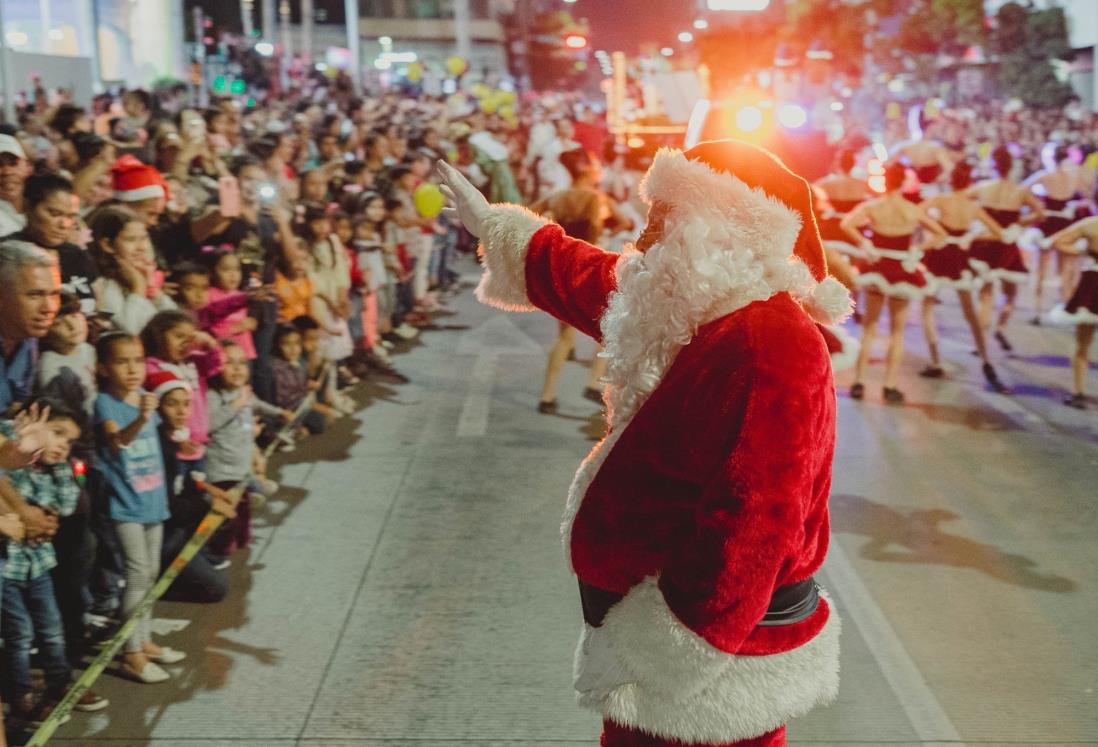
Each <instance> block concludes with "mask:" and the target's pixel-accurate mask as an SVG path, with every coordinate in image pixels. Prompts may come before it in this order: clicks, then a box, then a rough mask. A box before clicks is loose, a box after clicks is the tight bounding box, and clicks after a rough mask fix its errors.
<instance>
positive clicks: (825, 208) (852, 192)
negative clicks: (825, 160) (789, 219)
mask: <svg viewBox="0 0 1098 747" xmlns="http://www.w3.org/2000/svg"><path fill="white" fill-rule="evenodd" d="M856 158H857V154H856V153H855V152H854V151H853V150H843V151H840V152H839V154H838V156H837V157H836V164H837V166H838V169H837V170H836V171H834V172H832V173H830V174H828V175H827V176H825V177H822V178H820V179H817V180H816V181H815V182H814V183H813V185H812V186H813V187H814V188H815V189H816V190H817V192H816V193H815V194H817V196H818V195H819V194H820V193H822V194H823V199H822V200H819V201H817V203H816V220H817V224H818V225H819V228H820V238H821V239H823V242H824V253H825V254H826V255H827V267H828V271H829V272H831V274H832V275H833V276H834V277H835V278H836V279H837V280H838V281H839V282H840V283H842V284H843V285H845V286H846V287H847V288H850V289H851V290H853V289H854V276H855V275H856V274H857V272H858V267H857V265H856V263H853V262H851V260H850V250H851V249H855V247H851V246H850V244H849V243H847V242H848V241H849V238H848V237H847V235H846V233H845V232H844V231H843V229H842V220H843V218H845V217H846V214H847V213H849V212H850V211H851V210H853V209H854V208H856V207H858V205H860V204H861V203H862V202H864V201H865V200H867V199H869V197H870V194H869V187H868V186H867V185H866V183H865V179H858V178H856V177H854V176H851V173H850V172H851V171H853V170H854V165H855V162H856V161H855V159H856Z"/></svg>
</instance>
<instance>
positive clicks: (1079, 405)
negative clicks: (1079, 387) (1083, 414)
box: [1064, 392, 1087, 410]
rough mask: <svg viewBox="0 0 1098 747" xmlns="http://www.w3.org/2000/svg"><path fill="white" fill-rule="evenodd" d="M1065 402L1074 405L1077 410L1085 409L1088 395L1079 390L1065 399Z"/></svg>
mask: <svg viewBox="0 0 1098 747" xmlns="http://www.w3.org/2000/svg"><path fill="white" fill-rule="evenodd" d="M1064 404H1065V405H1067V406H1068V407H1074V408H1075V409H1076V410H1085V409H1087V395H1085V394H1083V393H1082V392H1077V393H1075V394H1073V395H1071V396H1070V397H1068V398H1067V399H1065V400H1064Z"/></svg>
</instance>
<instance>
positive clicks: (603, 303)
mask: <svg viewBox="0 0 1098 747" xmlns="http://www.w3.org/2000/svg"><path fill="white" fill-rule="evenodd" d="M439 169H440V172H441V174H442V178H443V182H444V185H443V188H442V189H443V191H444V192H445V193H446V194H447V196H448V197H449V198H450V199H451V201H452V202H453V203H454V206H455V207H454V208H451V210H452V211H453V212H454V213H455V214H456V215H457V216H458V217H460V219H461V220H462V222H463V223H464V224H465V226H466V227H467V228H468V229H469V230H470V231H471V232H472V233H473V234H475V235H476V236H478V237H479V238H480V239H481V242H482V248H481V252H482V255H483V260H484V265H485V274H484V277H483V279H482V281H481V283H480V286H479V288H478V289H477V296H478V298H480V300H481V301H483V302H484V303H486V304H489V305H491V306H494V307H497V308H500V309H506V310H508V311H532V310H534V309H541V310H543V311H547V312H549V313H550V314H552V315H553V316H555V317H557V318H558V319H559V320H561V321H562V322H565V323H566V324H570V325H572V326H573V327H576V328H578V329H579V330H580V331H582V332H583V333H584V334H587V335H590V336H591V337H594V338H595V339H597V340H599V341H600V342H601V343H602V344H603V345H604V346H605V349H606V354H607V355H608V357H609V371H608V374H607V376H608V379H609V383H610V386H609V387H608V389H607V395H606V399H607V405H608V411H609V418H610V431H609V435H608V436H607V437H606V439H605V440H604V441H603V442H602V443H600V444H599V445H598V446H596V447H595V449H594V451H592V452H591V454H590V456H588V457H587V459H586V460H585V461H584V462H583V464H582V466H581V467H580V468H579V471H578V472H577V474H576V477H575V480H574V482H573V483H572V487H571V490H570V492H569V495H568V503H567V508H566V510H565V514H564V522H563V527H562V534H563V538H564V543H565V548H566V554H567V556H568V560H569V563H570V565H571V568H572V570H573V572H574V573H575V574H576V576H577V577H578V580H579V586H580V598H581V602H582V609H583V616H584V620H585V625H584V631H583V634H582V637H581V639H580V643H579V647H578V650H577V652H576V664H575V687H576V690H577V692H578V696H579V702H580V703H581V704H582V705H585V706H588V707H590V708H593V709H595V710H597V711H598V712H599V713H601V714H602V717H603V723H604V730H603V735H602V745H604V747H626V746H628V747H641V746H643V747H657V746H659V745H676V746H678V747H682V745H753V746H757V747H763V746H765V747H775V746H777V745H784V744H785V743H786V740H785V724H786V722H787V721H788V720H789V719H790V718H792V717H794V716H798V715H801V714H803V713H806V712H807V711H809V710H810V709H812V708H813V707H814V706H817V705H820V704H822V703H826V702H828V701H830V700H831V699H832V698H833V697H834V696H835V694H836V692H837V690H838V675H839V619H838V616H837V615H836V614H835V610H834V609H833V608H832V607H831V605H829V604H828V601H827V598H826V595H824V594H823V592H822V591H821V590H820V587H819V586H818V585H817V583H816V582H815V580H814V579H813V576H812V574H813V573H815V572H816V571H817V570H818V569H819V567H820V564H821V563H822V562H823V559H824V555H825V554H826V552H827V545H828V539H829V529H828V513H827V500H828V493H829V489H830V484H831V460H832V453H833V450H834V444H835V387H834V382H833V379H832V370H831V364H830V361H829V358H828V347H827V344H826V343H825V341H824V338H823V336H822V335H821V333H820V329H819V327H818V323H825V324H831V323H835V322H837V321H839V320H841V319H842V318H844V317H845V316H846V315H848V314H849V312H850V309H851V301H850V297H849V294H848V293H847V291H846V289H845V288H843V287H842V285H840V284H839V283H838V282H836V281H835V280H834V279H832V278H828V277H827V267H826V262H825V260H824V254H823V249H822V246H821V242H820V237H819V233H818V231H817V229H816V224H815V221H814V218H813V213H812V204H811V192H810V189H809V185H808V183H807V182H805V181H804V180H803V179H802V178H800V177H799V176H797V175H795V174H793V173H792V172H791V171H789V170H788V169H787V168H786V167H785V166H784V165H783V164H782V163H781V162H780V161H779V160H778V159H777V158H775V157H774V156H773V155H771V154H770V153H769V152H767V151H765V150H762V149H761V148H757V147H755V146H752V145H749V144H747V143H742V142H737V141H731V140H724V141H717V142H709V143H702V144H700V145H698V146H696V147H694V148H692V149H690V150H689V151H687V152H685V153H683V152H681V151H673V150H665V151H661V152H660V153H659V154H658V155H657V156H656V159H655V162H654V163H653V165H652V168H651V169H650V170H649V172H648V174H647V176H646V177H645V180H644V183H643V184H642V187H641V191H642V196H643V197H644V199H645V201H646V202H647V203H648V204H649V206H650V208H649V217H648V226H647V228H646V229H645V231H644V233H643V234H642V235H641V237H640V239H639V240H638V241H637V245H636V248H635V250H629V251H627V252H626V253H625V254H624V255H617V254H611V253H608V252H604V251H602V250H600V249H598V248H596V247H594V246H591V245H589V244H586V243H584V242H581V241H577V240H575V239H572V238H569V237H568V236H566V235H565V234H564V231H563V230H562V229H561V228H560V227H559V226H557V225H555V224H553V223H550V222H548V221H546V220H544V219H543V218H541V217H539V216H537V215H535V214H533V213H531V212H529V211H528V210H525V209H524V208H522V207H518V206H516V205H489V204H488V203H487V202H486V201H485V200H484V198H483V197H482V196H481V195H480V193H479V192H477V190H476V189H475V188H473V187H472V186H471V185H470V184H469V183H468V182H466V181H465V180H464V178H463V177H462V176H461V175H460V174H459V173H458V172H457V171H456V170H454V169H453V168H451V167H449V166H447V165H446V164H440V165H439Z"/></svg>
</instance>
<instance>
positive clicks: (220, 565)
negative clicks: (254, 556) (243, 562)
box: [210, 558, 233, 571]
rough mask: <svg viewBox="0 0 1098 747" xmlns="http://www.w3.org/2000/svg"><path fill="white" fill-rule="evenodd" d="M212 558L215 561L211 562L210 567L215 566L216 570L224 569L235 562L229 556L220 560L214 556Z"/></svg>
mask: <svg viewBox="0 0 1098 747" xmlns="http://www.w3.org/2000/svg"><path fill="white" fill-rule="evenodd" d="M211 560H212V561H213V562H211V563H210V567H211V568H213V569H214V570H215V571H223V570H225V569H226V568H228V567H229V566H230V565H232V564H233V562H232V561H231V560H229V559H228V558H221V559H220V560H214V559H213V558H211Z"/></svg>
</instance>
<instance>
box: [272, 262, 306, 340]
mask: <svg viewBox="0 0 1098 747" xmlns="http://www.w3.org/2000/svg"><path fill="white" fill-rule="evenodd" d="M275 296H277V298H278V323H279V324H288V323H289V322H290V321H292V320H293V319H296V318H297V317H299V316H307V315H308V314H309V312H310V311H311V310H312V301H313V281H312V280H310V279H309V257H308V255H307V254H306V253H305V251H304V250H303V248H302V247H301V246H300V245H299V247H298V248H296V249H290V250H287V251H285V252H283V253H282V254H281V255H280V256H279V258H278V274H277V275H275Z"/></svg>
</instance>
